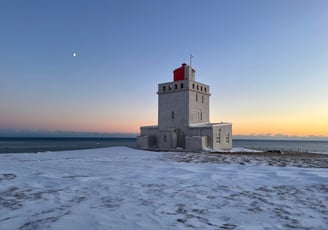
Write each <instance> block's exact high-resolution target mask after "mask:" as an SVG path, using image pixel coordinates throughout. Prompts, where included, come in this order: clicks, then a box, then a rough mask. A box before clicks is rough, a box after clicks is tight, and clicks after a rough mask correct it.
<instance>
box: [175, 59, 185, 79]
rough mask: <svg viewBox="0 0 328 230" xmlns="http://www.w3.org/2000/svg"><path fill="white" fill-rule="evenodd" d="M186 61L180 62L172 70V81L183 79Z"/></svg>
mask: <svg viewBox="0 0 328 230" xmlns="http://www.w3.org/2000/svg"><path fill="white" fill-rule="evenodd" d="M186 65H187V64H186V63H182V66H181V67H180V68H177V69H175V70H174V71H173V76H174V81H181V80H184V79H185V71H186V68H185V67H186Z"/></svg>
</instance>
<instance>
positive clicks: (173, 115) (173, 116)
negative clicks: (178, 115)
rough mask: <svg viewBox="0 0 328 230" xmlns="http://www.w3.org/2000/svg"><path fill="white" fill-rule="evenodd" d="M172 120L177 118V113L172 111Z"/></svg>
mask: <svg viewBox="0 0 328 230" xmlns="http://www.w3.org/2000/svg"><path fill="white" fill-rule="evenodd" d="M171 118H172V120H173V119H174V118H175V113H174V111H172V113H171Z"/></svg>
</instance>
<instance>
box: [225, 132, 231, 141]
mask: <svg viewBox="0 0 328 230" xmlns="http://www.w3.org/2000/svg"><path fill="white" fill-rule="evenodd" d="M226 142H227V143H229V142H230V134H229V133H228V134H227V136H226Z"/></svg>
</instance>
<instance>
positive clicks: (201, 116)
mask: <svg viewBox="0 0 328 230" xmlns="http://www.w3.org/2000/svg"><path fill="white" fill-rule="evenodd" d="M200 120H201V121H202V120H203V112H200Z"/></svg>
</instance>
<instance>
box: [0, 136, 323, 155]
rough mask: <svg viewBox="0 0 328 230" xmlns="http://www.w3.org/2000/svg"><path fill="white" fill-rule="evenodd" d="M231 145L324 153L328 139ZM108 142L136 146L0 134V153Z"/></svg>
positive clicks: (126, 140) (100, 140) (98, 141)
mask: <svg viewBox="0 0 328 230" xmlns="http://www.w3.org/2000/svg"><path fill="white" fill-rule="evenodd" d="M232 143H233V147H241V148H247V149H256V150H278V149H279V150H283V151H287V150H292V151H300V152H318V153H328V141H310V140H306V141H300V140H253V139H249V140H246V139H245V140H244V139H243V140H241V139H234V140H233V142H232ZM111 146H128V147H132V148H134V147H136V138H62V137H61V138H53V137H52V138H44V137H42V138H40V137H38V138H31V137H30V138H17V137H15V138H12V137H10V138H3V137H2V138H0V153H27V152H46V151H63V150H77V149H92V148H103V147H111Z"/></svg>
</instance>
